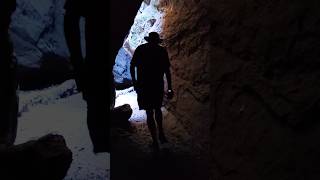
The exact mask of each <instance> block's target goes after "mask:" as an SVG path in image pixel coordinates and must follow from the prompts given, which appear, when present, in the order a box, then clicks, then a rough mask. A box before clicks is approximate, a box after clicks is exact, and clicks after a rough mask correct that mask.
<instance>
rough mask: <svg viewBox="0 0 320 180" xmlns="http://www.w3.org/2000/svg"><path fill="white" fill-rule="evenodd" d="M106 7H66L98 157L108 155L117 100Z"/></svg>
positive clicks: (72, 2) (100, 3) (85, 4)
mask: <svg viewBox="0 0 320 180" xmlns="http://www.w3.org/2000/svg"><path fill="white" fill-rule="evenodd" d="M105 7H106V6H105V3H103V1H84V0H82V1H77V0H68V1H66V4H65V9H66V14H65V21H64V29H65V37H66V40H67V45H68V47H69V51H70V60H71V63H72V65H73V68H74V72H75V80H76V83H77V88H78V90H79V91H81V92H82V94H83V98H84V99H85V100H86V101H87V109H88V112H87V125H88V129H89V132H90V138H91V141H92V143H93V145H94V152H96V153H98V152H108V151H109V148H110V143H109V121H110V120H109V115H110V108H113V106H114V101H112V100H111V99H113V100H114V96H115V90H114V84H113V75H112V66H111V64H113V63H111V62H110V60H109V59H108V53H107V52H108V49H107V46H106V45H107V42H108V41H110V40H109V39H107V38H108V35H107V33H108V31H107V27H108V24H107V23H108V22H107V19H106V15H107V14H106V9H105ZM81 17H83V18H85V45H86V53H85V57H83V55H82V48H81V38H80V28H79V20H80V18H81ZM98 19H101V20H100V21H98ZM113 61H114V59H113Z"/></svg>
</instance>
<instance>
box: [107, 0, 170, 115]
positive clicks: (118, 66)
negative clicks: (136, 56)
mask: <svg viewBox="0 0 320 180" xmlns="http://www.w3.org/2000/svg"><path fill="white" fill-rule="evenodd" d="M158 5H159V1H157V0H151V1H150V2H149V3H145V2H142V4H141V7H140V9H139V11H138V13H137V16H136V17H135V20H134V24H133V25H132V27H131V29H130V33H129V35H128V37H127V39H126V40H125V42H124V44H123V47H122V49H121V50H120V51H119V54H118V56H117V59H116V63H115V67H114V71H113V72H114V76H115V82H116V83H119V84H125V83H126V80H131V76H130V72H129V67H130V61H131V57H132V55H133V53H134V50H135V49H136V48H137V47H138V46H139V45H141V44H144V43H145V40H144V37H145V36H147V35H148V34H149V32H158V33H159V34H161V31H162V23H163V17H164V11H162V10H159V8H158V7H157V6H158ZM124 104H129V105H130V106H131V108H132V110H133V114H132V116H131V118H130V119H129V120H130V121H145V120H146V113H145V111H144V110H139V106H138V102H137V94H136V92H135V91H134V90H133V88H132V87H131V88H128V89H125V90H119V91H117V92H116V103H115V106H116V107H118V106H121V105H124Z"/></svg>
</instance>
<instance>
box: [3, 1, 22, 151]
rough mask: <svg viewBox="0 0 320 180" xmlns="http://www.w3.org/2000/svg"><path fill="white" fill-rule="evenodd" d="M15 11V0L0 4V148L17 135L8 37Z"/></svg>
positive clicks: (15, 96)
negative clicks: (0, 84)
mask: <svg viewBox="0 0 320 180" xmlns="http://www.w3.org/2000/svg"><path fill="white" fill-rule="evenodd" d="M15 9H16V1H15V0H2V1H1V2H0V12H1V15H0V72H1V76H0V81H1V83H2V86H1V88H0V99H1V104H2V105H1V106H0V114H1V121H0V146H1V147H3V146H4V147H7V146H11V145H13V143H14V141H15V138H16V134H17V118H18V116H17V115H18V97H17V94H16V90H17V81H16V63H15V62H14V61H13V59H14V57H13V47H12V44H11V42H10V37H9V25H10V22H11V15H12V13H13V12H14V11H15Z"/></svg>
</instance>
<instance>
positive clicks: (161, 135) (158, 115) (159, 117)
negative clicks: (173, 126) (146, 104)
mask: <svg viewBox="0 0 320 180" xmlns="http://www.w3.org/2000/svg"><path fill="white" fill-rule="evenodd" d="M155 118H156V121H157V125H158V128H159V140H160V142H161V143H166V142H168V141H167V138H166V137H165V135H164V132H163V126H162V121H163V116H162V111H161V109H160V108H157V109H155Z"/></svg>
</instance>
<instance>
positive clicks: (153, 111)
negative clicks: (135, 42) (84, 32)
mask: <svg viewBox="0 0 320 180" xmlns="http://www.w3.org/2000/svg"><path fill="white" fill-rule="evenodd" d="M145 40H146V41H147V43H146V44H142V45H140V46H138V48H137V49H136V50H135V52H134V54H133V57H132V60H131V66H130V73H131V77H132V82H133V85H134V89H135V91H136V92H137V95H138V98H137V99H138V105H139V109H144V110H146V114H147V125H148V128H149V131H150V134H151V137H152V140H153V142H152V147H153V148H154V150H156V151H158V150H159V143H158V140H157V139H158V138H157V127H156V124H155V121H156V123H157V126H158V135H159V141H160V143H166V142H167V139H166V137H165V134H164V131H163V126H162V121H163V116H162V111H161V106H162V101H163V96H164V75H166V79H167V84H168V92H167V94H168V98H169V99H171V98H172V96H173V91H172V84H171V72H170V62H169V56H168V53H167V50H166V49H165V48H164V47H162V46H160V45H159V44H160V43H161V42H162V39H160V36H159V34H158V33H157V32H150V33H149V36H147V37H145ZM135 68H137V69H136V70H135ZM136 75H137V77H136ZM154 117H155V118H154Z"/></svg>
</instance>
